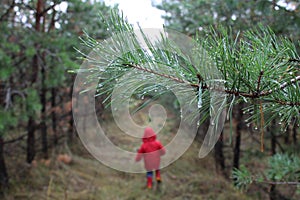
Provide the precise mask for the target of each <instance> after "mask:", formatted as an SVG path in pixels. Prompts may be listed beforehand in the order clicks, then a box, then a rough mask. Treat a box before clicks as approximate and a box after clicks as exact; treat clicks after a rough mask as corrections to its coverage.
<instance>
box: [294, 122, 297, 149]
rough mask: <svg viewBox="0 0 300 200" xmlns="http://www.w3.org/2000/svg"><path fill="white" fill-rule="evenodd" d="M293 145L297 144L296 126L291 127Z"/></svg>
mask: <svg viewBox="0 0 300 200" xmlns="http://www.w3.org/2000/svg"><path fill="white" fill-rule="evenodd" d="M293 143H294V145H296V144H297V124H295V125H294V127H293Z"/></svg>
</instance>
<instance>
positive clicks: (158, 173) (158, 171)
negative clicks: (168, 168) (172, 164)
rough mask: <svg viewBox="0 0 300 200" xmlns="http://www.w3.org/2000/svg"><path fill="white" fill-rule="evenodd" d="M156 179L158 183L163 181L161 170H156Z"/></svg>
mask: <svg viewBox="0 0 300 200" xmlns="http://www.w3.org/2000/svg"><path fill="white" fill-rule="evenodd" d="M155 177H156V180H157V181H161V177H160V170H159V169H157V170H155Z"/></svg>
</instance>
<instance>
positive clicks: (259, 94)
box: [123, 64, 300, 106]
mask: <svg viewBox="0 0 300 200" xmlns="http://www.w3.org/2000/svg"><path fill="white" fill-rule="evenodd" d="M123 66H125V67H130V68H135V69H137V70H141V71H144V72H148V73H151V74H155V75H158V76H161V77H164V78H168V79H170V80H173V81H176V82H178V83H186V84H189V85H190V86H192V87H196V88H197V89H198V88H199V84H195V83H190V82H188V81H185V80H183V79H179V78H177V77H175V76H171V75H167V74H162V73H158V72H156V71H154V70H152V69H147V68H144V67H141V66H139V65H133V64H123ZM263 74H264V72H263V71H261V72H260V75H259V77H258V81H257V91H256V93H247V92H241V91H235V90H227V89H225V90H224V91H220V92H225V93H226V94H231V95H235V96H242V97H248V98H252V99H256V98H260V97H264V96H268V95H271V94H272V93H273V92H275V91H278V90H282V89H284V88H286V87H287V86H289V85H291V84H294V83H296V82H298V81H299V80H300V76H296V77H295V78H293V79H291V80H290V81H289V82H284V83H283V84H281V85H280V86H279V88H275V89H274V90H272V89H271V90H268V91H263V92H260V91H259V88H260V83H261V79H262V76H263ZM197 78H198V79H199V80H203V78H202V77H201V75H200V74H197ZM202 89H203V90H205V89H209V87H208V86H207V85H202ZM215 90H217V89H215ZM275 102H276V103H279V104H281V105H288V106H299V105H300V102H286V101H283V100H275Z"/></svg>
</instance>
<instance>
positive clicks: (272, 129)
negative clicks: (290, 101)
mask: <svg viewBox="0 0 300 200" xmlns="http://www.w3.org/2000/svg"><path fill="white" fill-rule="evenodd" d="M270 134H271V155H272V156H273V155H275V154H276V143H277V139H276V121H275V120H273V121H272V122H271V126H270ZM274 189H275V185H274Z"/></svg>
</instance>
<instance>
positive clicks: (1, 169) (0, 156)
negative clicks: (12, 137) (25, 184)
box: [0, 136, 9, 193]
mask: <svg viewBox="0 0 300 200" xmlns="http://www.w3.org/2000/svg"><path fill="white" fill-rule="evenodd" d="M8 184H9V178H8V174H7V170H6V164H5V160H4V142H3V138H2V136H0V191H1V193H2V191H3V189H5V188H7V187H8Z"/></svg>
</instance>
